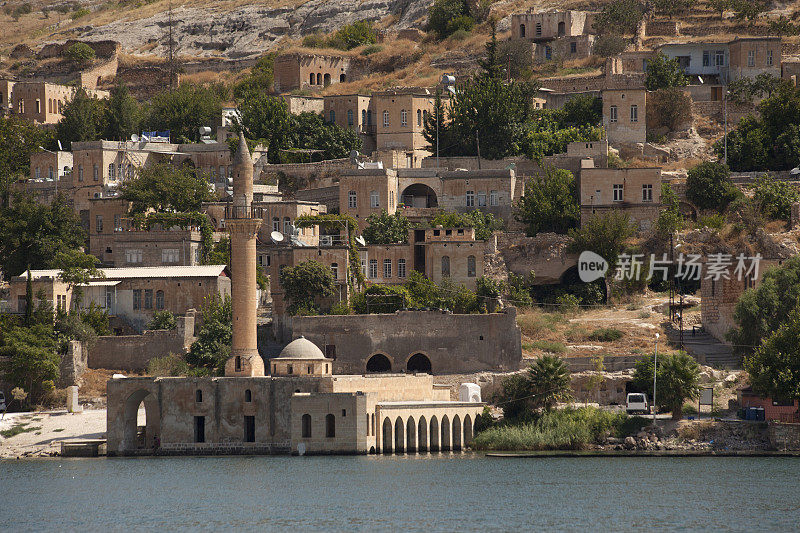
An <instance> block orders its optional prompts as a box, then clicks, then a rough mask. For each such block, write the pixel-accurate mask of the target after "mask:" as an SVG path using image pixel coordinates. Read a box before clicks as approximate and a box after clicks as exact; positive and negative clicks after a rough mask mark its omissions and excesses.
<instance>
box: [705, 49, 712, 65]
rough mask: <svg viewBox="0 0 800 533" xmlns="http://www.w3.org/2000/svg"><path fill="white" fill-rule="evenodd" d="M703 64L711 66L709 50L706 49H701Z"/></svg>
mask: <svg viewBox="0 0 800 533" xmlns="http://www.w3.org/2000/svg"><path fill="white" fill-rule="evenodd" d="M703 66H704V67H708V66H711V52H709V51H708V50H703Z"/></svg>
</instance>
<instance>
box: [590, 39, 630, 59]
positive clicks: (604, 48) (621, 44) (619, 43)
mask: <svg viewBox="0 0 800 533" xmlns="http://www.w3.org/2000/svg"><path fill="white" fill-rule="evenodd" d="M628 43H629V41H628V39H626V38H624V37H622V36H621V35H613V34H611V35H601V36H600V37H598V38H597V39H596V40H595V41H594V47H593V48H592V53H594V54H595V55H598V56H600V57H611V56H615V55H617V54H620V53H622V52H624V51H625V48H627V47H628Z"/></svg>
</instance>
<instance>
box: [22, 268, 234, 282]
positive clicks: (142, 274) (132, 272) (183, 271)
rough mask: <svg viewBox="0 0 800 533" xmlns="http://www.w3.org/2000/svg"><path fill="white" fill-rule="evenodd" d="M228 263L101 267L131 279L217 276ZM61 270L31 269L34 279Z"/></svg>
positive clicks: (112, 274)
mask: <svg viewBox="0 0 800 533" xmlns="http://www.w3.org/2000/svg"><path fill="white" fill-rule="evenodd" d="M225 266H226V265H202V266H158V267H128V268H101V269H100V270H101V271H102V272H103V273H104V274H105V275H106V279H110V280H114V279H129V278H216V277H219V276H220V275H222V272H223V270H225ZM60 272H61V271H60V270H58V269H50V270H31V278H32V279H34V280H37V279H41V278H55V277H57V276H58V274H59V273H60ZM27 276H28V275H27V273H23V274H22V275H21V276H16V278H15V279H22V280H24V279H26V278H27Z"/></svg>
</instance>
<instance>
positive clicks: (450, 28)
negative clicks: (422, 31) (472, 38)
mask: <svg viewBox="0 0 800 533" xmlns="http://www.w3.org/2000/svg"><path fill="white" fill-rule="evenodd" d="M474 25H475V20H474V19H472V17H470V16H469V10H468V9H467V3H466V2H464V0H435V2H434V3H433V5H432V6H431V7H429V8H428V25H427V31H432V32H434V33H436V35H437V36H438V38H439V39H445V38H447V37H449V36H451V35H452V34H453V33H455V32H457V31H463V32H469V31H470V30H471V29H472V27H473V26H474Z"/></svg>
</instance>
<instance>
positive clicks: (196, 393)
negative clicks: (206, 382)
mask: <svg viewBox="0 0 800 533" xmlns="http://www.w3.org/2000/svg"><path fill="white" fill-rule="evenodd" d="M194 401H196V402H197V403H201V402H202V401H203V391H201V390H200V389H197V390H196V391H194Z"/></svg>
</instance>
